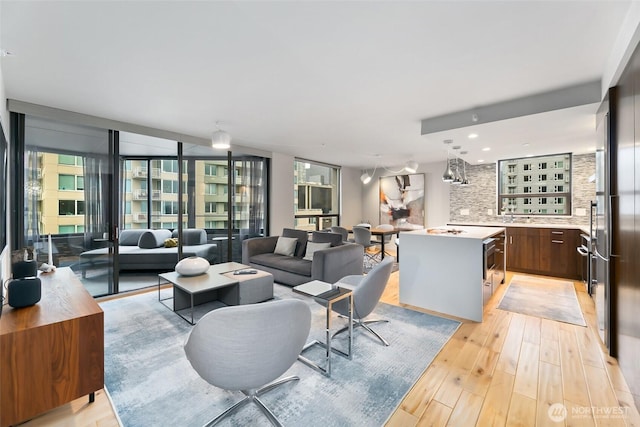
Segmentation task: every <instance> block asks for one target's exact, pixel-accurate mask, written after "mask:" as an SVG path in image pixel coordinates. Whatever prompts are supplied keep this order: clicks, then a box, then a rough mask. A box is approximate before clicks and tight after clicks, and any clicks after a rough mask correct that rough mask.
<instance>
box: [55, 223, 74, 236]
mask: <svg viewBox="0 0 640 427" xmlns="http://www.w3.org/2000/svg"><path fill="white" fill-rule="evenodd" d="M75 232H76V226H75V225H59V226H58V233H60V234H70V233H75Z"/></svg>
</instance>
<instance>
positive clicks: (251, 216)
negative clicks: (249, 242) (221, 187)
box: [235, 159, 266, 238]
mask: <svg viewBox="0 0 640 427" xmlns="http://www.w3.org/2000/svg"><path fill="white" fill-rule="evenodd" d="M238 162H240V163H241V165H242V167H240V168H237V167H236V168H235V169H236V170H240V182H241V183H242V185H241V186H240V191H242V192H244V193H243V194H242V195H241V196H242V198H244V200H245V203H244V204H242V205H241V209H243V210H244V212H243V213H242V215H243V218H246V220H243V221H242V222H241V227H242V228H241V234H242V235H243V238H246V237H251V236H258V235H262V234H264V228H265V220H266V218H265V213H266V206H265V198H266V196H265V192H266V188H265V183H266V180H265V177H266V168H265V162H264V159H243V160H239V161H238Z"/></svg>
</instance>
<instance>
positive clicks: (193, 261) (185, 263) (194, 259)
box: [176, 256, 210, 276]
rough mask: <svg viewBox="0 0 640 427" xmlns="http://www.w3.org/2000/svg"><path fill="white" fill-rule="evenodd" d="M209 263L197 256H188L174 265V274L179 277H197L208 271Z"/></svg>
mask: <svg viewBox="0 0 640 427" xmlns="http://www.w3.org/2000/svg"><path fill="white" fill-rule="evenodd" d="M209 266H210V264H209V261H207V260H206V259H204V258H201V257H199V256H190V257H187V258H184V259H182V260H180V262H178V263H177V264H176V273H178V274H179V275H181V276H197V275H199V274H203V273H205V272H206V271H207V270H208V269H209Z"/></svg>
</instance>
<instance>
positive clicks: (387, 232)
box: [346, 227, 414, 259]
mask: <svg viewBox="0 0 640 427" xmlns="http://www.w3.org/2000/svg"><path fill="white" fill-rule="evenodd" d="M346 228H347V231H348V232H349V233H353V227H346ZM369 230H371V235H372V236H381V238H380V252H381V254H380V257H381V259H384V245H385V237H386V236H392V235H394V234H397V235H398V237H399V236H400V232H401V231H410V230H414V228H409V227H393V228H386V227H383V228H379V227H371V228H370V229H369Z"/></svg>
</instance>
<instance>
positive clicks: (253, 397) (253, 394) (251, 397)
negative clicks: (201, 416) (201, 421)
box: [204, 376, 300, 427]
mask: <svg viewBox="0 0 640 427" xmlns="http://www.w3.org/2000/svg"><path fill="white" fill-rule="evenodd" d="M299 379H300V377H298V376H291V377H285V378H281V379H279V380H277V381H274V382H272V383H271V384H267V385H266V386H264V387H262V388H261V389H259V390H242V393H244V394H245V396H246V397H245V398H244V399H242V400H241V401H240V402H238V403H236V404H235V405H233V406H231V407H230V408H228V409H227V410H226V411H224V412H223V413H222V414H220V415H218V416H217V417H215V418H214V419H213V420H211V421H209V422H208V423H207V424H205V425H204V427H211V426H215V425H216V424H218V423H220V421H222V420H223V419H225V418H226V417H228V416H229V415H231V414H233V413H235V412H237V411H238V410H239V409H240V408H242V407H243V406H245V405H246V404H247V403H249V402H253V403H255V404H256V405H257V406H258V408H259V409H260V410H261V411H262V413H263V414H264V415H265V416H266V417H267V418H268V419H269V421H271V424H273V425H274V426H276V427H282V423H280V421H278V419H277V418H276V416H275V415H274V414H273V412H271V410H270V409H269V408H267V407H266V406H265V404H264V403H262V401H261V400H260V399H259V397H260V396H262V395H263V394H265V393H267V392H269V391H271V390H273V389H275V388H277V387H279V386H281V385H283V384H286V383H288V382H290V381H298V380H299Z"/></svg>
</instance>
